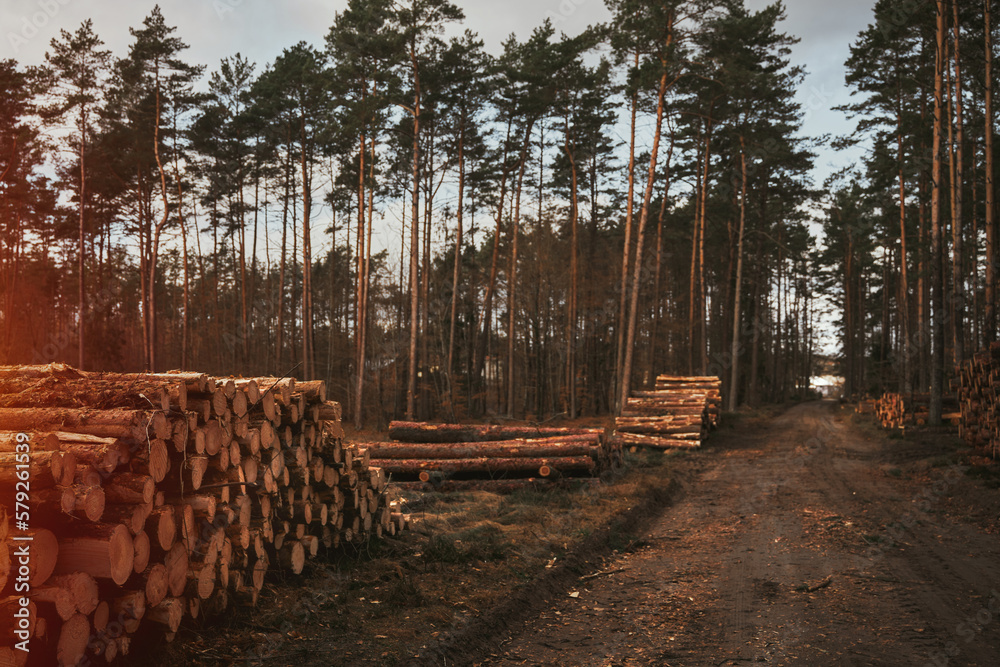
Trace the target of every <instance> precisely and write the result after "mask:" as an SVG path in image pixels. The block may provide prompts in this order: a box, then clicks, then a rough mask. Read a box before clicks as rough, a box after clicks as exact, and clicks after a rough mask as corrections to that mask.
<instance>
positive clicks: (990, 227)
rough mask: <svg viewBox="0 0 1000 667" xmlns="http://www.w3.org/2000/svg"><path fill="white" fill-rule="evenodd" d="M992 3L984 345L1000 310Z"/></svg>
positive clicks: (992, 337)
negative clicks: (999, 299)
mask: <svg viewBox="0 0 1000 667" xmlns="http://www.w3.org/2000/svg"><path fill="white" fill-rule="evenodd" d="M992 4H993V1H992V0H984V5H985V8H986V10H985V11H986V19H985V22H986V82H985V87H986V91H985V105H986V108H985V114H986V131H985V135H986V137H985V138H986V220H985V222H984V224H985V225H986V324H985V326H984V334H985V343H986V344H987V345H989V344H990V343H992V342H993V341H994V340H996V332H997V310H996V281H997V230H996V220H995V218H994V216H995V215H996V212H995V210H994V208H995V205H996V204H995V203H994V192H993V24H992V23H991V11H990V8H991V5H992Z"/></svg>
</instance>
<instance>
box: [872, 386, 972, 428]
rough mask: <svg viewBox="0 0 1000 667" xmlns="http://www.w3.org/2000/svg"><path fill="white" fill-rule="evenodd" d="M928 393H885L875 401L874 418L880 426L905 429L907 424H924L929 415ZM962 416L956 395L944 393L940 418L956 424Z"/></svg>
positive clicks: (929, 398) (929, 400)
mask: <svg viewBox="0 0 1000 667" xmlns="http://www.w3.org/2000/svg"><path fill="white" fill-rule="evenodd" d="M930 405H931V396H930V394H917V393H910V394H898V393H885V394H882V396H880V397H879V398H878V399H877V400H876V401H875V418H876V419H878V421H879V423H880V424H881V425H882V428H886V429H905V428H906V427H907V426H924V425H926V424H927V422H928V418H929V416H930ZM961 418H962V413H961V411H960V409H959V402H958V396H956V395H955V394H946V395H945V396H943V397H942V398H941V420H942V421H944V422H951V423H953V424H957V423H958V422H959V421H960V420H961Z"/></svg>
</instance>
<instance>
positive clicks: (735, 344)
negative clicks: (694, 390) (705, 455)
mask: <svg viewBox="0 0 1000 667" xmlns="http://www.w3.org/2000/svg"><path fill="white" fill-rule="evenodd" d="M740 180H741V184H740V229H739V233H738V237H737V242H736V286H735V288H734V289H735V292H734V293H733V339H732V348H731V353H730V359H729V363H730V364H732V371H731V374H730V378H729V401H728V405H729V411H730V412H735V411H736V404H737V398H738V394H739V379H740V296H741V292H742V289H741V283H742V281H743V234H744V231H745V229H746V209H747V155H746V145H745V142H744V139H743V136H742V135H741V136H740Z"/></svg>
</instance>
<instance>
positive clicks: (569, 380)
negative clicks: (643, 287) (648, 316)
mask: <svg viewBox="0 0 1000 667" xmlns="http://www.w3.org/2000/svg"><path fill="white" fill-rule="evenodd" d="M565 133H566V134H565V136H566V142H565V145H564V150H565V151H566V158H567V159H568V160H569V168H570V201H569V228H570V241H569V243H570V247H569V299H568V302H567V304H566V392H567V397H568V399H569V415H568V416H569V418H570V419H576V300H577V244H578V241H577V230H576V227H577V224H576V223H577V217H578V215H579V208H578V204H579V197H578V184H579V181H578V178H577V170H576V159H575V154H574V150H573V147H571V145H570V140H569V133H570V128H569V121H568V119H567V122H566V128H565Z"/></svg>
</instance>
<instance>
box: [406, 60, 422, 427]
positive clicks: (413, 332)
mask: <svg viewBox="0 0 1000 667" xmlns="http://www.w3.org/2000/svg"><path fill="white" fill-rule="evenodd" d="M410 64H411V65H412V67H413V173H412V178H413V193H412V203H411V211H410V216H411V219H410V358H409V362H410V365H409V376H408V377H407V385H406V418H407V419H413V415H414V409H415V407H416V397H417V338H418V336H419V334H420V320H419V310H418V308H419V306H420V303H419V292H418V290H419V289H420V285H419V284H418V282H417V267H418V265H419V263H420V229H419V228H420V68H419V66H418V64H417V53H416V45H415V44H413V43H411V44H410Z"/></svg>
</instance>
